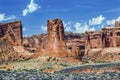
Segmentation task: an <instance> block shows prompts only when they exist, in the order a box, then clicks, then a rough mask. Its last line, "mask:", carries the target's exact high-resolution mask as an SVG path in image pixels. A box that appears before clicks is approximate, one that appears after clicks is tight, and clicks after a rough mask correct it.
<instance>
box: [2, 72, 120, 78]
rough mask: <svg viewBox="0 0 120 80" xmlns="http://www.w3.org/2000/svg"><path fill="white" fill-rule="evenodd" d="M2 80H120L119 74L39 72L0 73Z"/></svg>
mask: <svg viewBox="0 0 120 80" xmlns="http://www.w3.org/2000/svg"><path fill="white" fill-rule="evenodd" d="M0 80H120V73H119V72H104V73H102V74H96V73H90V74H85V73H79V74H68V73H66V74H60V73H59V74H55V73H53V74H51V73H43V72H38V71H33V70H29V71H22V72H17V71H0Z"/></svg>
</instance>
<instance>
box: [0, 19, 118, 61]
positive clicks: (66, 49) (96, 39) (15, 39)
mask: <svg viewBox="0 0 120 80" xmlns="http://www.w3.org/2000/svg"><path fill="white" fill-rule="evenodd" d="M4 39H6V40H8V41H9V42H10V43H11V44H12V45H13V47H14V49H15V51H17V52H20V53H24V54H31V53H34V54H33V55H36V54H40V55H41V56H45V55H47V56H54V57H74V58H77V59H80V60H84V59H86V58H89V59H90V60H120V54H119V53H120V49H119V46H120V22H119V21H116V23H115V25H114V26H107V27H105V28H102V29H101V30H100V31H89V32H85V33H83V34H78V33H72V32H64V25H63V22H62V20H61V19H54V20H48V21H47V34H40V35H33V36H31V37H24V38H23V37H22V23H21V21H15V22H9V23H0V41H2V40H4ZM109 49H112V51H111V52H108V50H109ZM116 51H117V54H116ZM36 56H38V55H36ZM113 57H114V58H113Z"/></svg>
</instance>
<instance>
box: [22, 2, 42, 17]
mask: <svg viewBox="0 0 120 80" xmlns="http://www.w3.org/2000/svg"><path fill="white" fill-rule="evenodd" d="M39 8H40V6H39V5H38V4H36V3H35V2H34V0H31V1H30V4H28V5H27V7H26V8H25V9H24V10H23V16H26V15H27V14H28V13H32V12H34V11H36V10H38V9H39Z"/></svg>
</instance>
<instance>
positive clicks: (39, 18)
mask: <svg viewBox="0 0 120 80" xmlns="http://www.w3.org/2000/svg"><path fill="white" fill-rule="evenodd" d="M55 18H60V19H62V20H63V23H64V27H65V31H72V32H75V33H84V32H85V31H94V30H100V29H101V28H102V27H105V26H107V25H114V23H115V21H120V0H49V1H48V0H0V22H10V21H15V20H21V21H22V25H23V34H24V36H26V35H27V36H29V35H33V34H39V33H46V25H47V20H48V19H55Z"/></svg>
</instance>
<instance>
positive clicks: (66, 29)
mask: <svg viewBox="0 0 120 80" xmlns="http://www.w3.org/2000/svg"><path fill="white" fill-rule="evenodd" d="M63 25H64V28H65V31H71V22H70V21H68V22H63Z"/></svg>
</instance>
